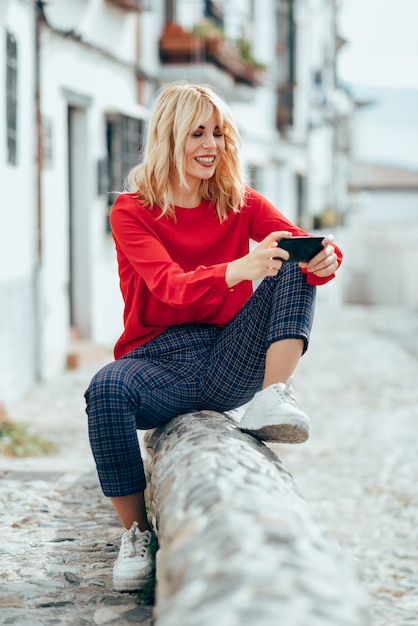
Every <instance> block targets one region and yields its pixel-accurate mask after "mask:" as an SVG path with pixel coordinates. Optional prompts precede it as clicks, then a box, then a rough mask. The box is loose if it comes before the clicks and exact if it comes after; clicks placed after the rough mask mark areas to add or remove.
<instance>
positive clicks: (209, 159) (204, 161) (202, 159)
mask: <svg viewBox="0 0 418 626" xmlns="http://www.w3.org/2000/svg"><path fill="white" fill-rule="evenodd" d="M195 160H196V161H197V162H198V163H201V164H202V165H212V163H214V162H215V157H214V156H212V157H196V159H195Z"/></svg>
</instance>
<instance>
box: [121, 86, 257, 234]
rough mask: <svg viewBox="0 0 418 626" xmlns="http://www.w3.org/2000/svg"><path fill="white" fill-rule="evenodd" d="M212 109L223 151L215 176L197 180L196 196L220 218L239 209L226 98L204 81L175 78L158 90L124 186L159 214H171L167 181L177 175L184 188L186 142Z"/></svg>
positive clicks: (237, 141) (240, 188)
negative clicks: (139, 160) (139, 153)
mask: <svg viewBox="0 0 418 626" xmlns="http://www.w3.org/2000/svg"><path fill="white" fill-rule="evenodd" d="M213 112H215V115H216V117H217V123H218V126H219V129H220V131H221V132H222V133H223V135H224V139H225V150H224V152H223V153H222V158H221V161H220V162H219V165H218V166H217V168H216V170H215V173H214V175H213V176H212V177H211V178H210V179H209V180H202V181H201V184H200V196H201V198H202V199H204V200H210V201H211V202H212V203H213V204H214V206H215V207H216V211H217V214H218V218H219V221H221V222H222V221H224V220H225V219H226V218H227V215H228V213H229V212H230V211H234V212H239V210H240V208H241V206H242V205H243V203H244V195H245V181H244V176H243V174H242V172H241V165H240V159H239V149H240V147H241V138H240V135H239V132H238V129H237V127H236V125H235V122H234V120H233V117H232V114H231V112H230V110H229V107H228V105H227V104H226V102H225V101H224V100H223V99H222V98H220V97H219V96H218V95H217V94H216V93H215V92H214V91H212V89H210V87H207V86H203V85H192V84H189V83H184V82H177V83H173V84H170V85H168V86H165V87H163V88H162V89H161V90H160V91H159V93H158V97H157V100H156V102H155V106H154V112H153V115H152V117H151V120H150V123H149V127H148V136H147V140H146V143H145V150H144V154H143V161H142V163H140V164H139V165H137V166H136V167H134V168H133V169H132V170H131V171H130V172H129V174H128V176H127V179H126V190H127V191H129V192H131V193H137V194H138V195H139V196H140V198H141V201H142V203H143V204H145V206H147V207H149V208H150V209H152V207H153V206H154V204H157V205H158V206H159V207H160V209H161V211H162V214H163V215H170V216H172V217H174V218H175V210H174V204H173V197H172V188H171V181H172V180H174V176H175V175H177V176H178V178H179V180H180V184H182V185H184V186H186V187H187V182H186V177H185V164H184V162H185V159H184V147H185V143H186V142H187V140H188V138H189V136H190V133H192V132H193V131H194V130H195V129H196V128H197V127H198V126H199V125H200V124H202V123H204V122H205V121H206V120H207V119H208V118H209V117H210V116H211V115H212V113H213Z"/></svg>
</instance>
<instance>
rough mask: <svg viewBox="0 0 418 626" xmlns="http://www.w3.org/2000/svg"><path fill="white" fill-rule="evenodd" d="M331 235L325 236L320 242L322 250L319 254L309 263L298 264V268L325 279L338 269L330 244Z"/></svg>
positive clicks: (332, 238)
mask: <svg viewBox="0 0 418 626" xmlns="http://www.w3.org/2000/svg"><path fill="white" fill-rule="evenodd" d="M332 241H334V236H333V235H327V236H326V237H324V240H323V242H322V245H323V248H324V249H323V250H322V251H321V252H319V254H317V255H316V256H314V258H313V259H311V260H310V261H309V263H299V267H300V268H306V269H307V270H308V272H310V273H311V274H315V276H319V277H321V278H325V277H326V276H331V274H333V273H334V272H335V271H336V270H337V269H338V261H337V255H336V254H335V250H334V246H332V245H331V242H332Z"/></svg>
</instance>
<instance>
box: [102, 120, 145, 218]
mask: <svg viewBox="0 0 418 626" xmlns="http://www.w3.org/2000/svg"><path fill="white" fill-rule="evenodd" d="M143 131H144V121H143V120H138V119H136V118H133V117H128V116H126V115H109V116H107V118H106V145H107V158H106V160H105V161H104V162H103V161H101V162H100V163H99V180H102V181H104V185H103V184H102V185H101V187H102V189H103V187H106V188H105V189H103V191H106V193H107V205H108V207H109V209H110V207H111V206H112V204H113V203H114V201H115V199H116V197H117V195H118V194H119V193H120V192H121V191H123V184H124V180H125V177H126V175H127V174H128V172H129V170H131V169H132V168H133V167H134V166H135V165H137V164H138V162H139V156H140V151H141V148H142V141H143Z"/></svg>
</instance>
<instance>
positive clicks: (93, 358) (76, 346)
mask: <svg viewBox="0 0 418 626" xmlns="http://www.w3.org/2000/svg"><path fill="white" fill-rule="evenodd" d="M112 358H113V356H112V355H111V353H110V351H109V348H107V347H106V346H103V345H102V344H99V343H96V342H94V341H90V340H88V339H75V340H72V341H70V344H69V348H68V353H67V368H68V369H78V368H81V367H87V366H89V365H93V364H94V363H96V362H100V361H106V360H108V361H111V360H112Z"/></svg>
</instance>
